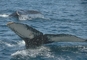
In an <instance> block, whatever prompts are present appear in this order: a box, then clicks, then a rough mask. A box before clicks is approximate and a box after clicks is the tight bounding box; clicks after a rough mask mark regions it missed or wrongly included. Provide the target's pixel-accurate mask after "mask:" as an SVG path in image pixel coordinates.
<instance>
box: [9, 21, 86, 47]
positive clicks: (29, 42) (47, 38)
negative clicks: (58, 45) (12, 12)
mask: <svg viewBox="0 0 87 60" xmlns="http://www.w3.org/2000/svg"><path fill="white" fill-rule="evenodd" d="M7 26H8V27H9V28H10V29H11V30H12V31H14V32H15V33H16V34H17V35H18V36H19V37H21V38H22V39H23V40H24V41H25V45H26V48H35V47H38V46H41V45H43V44H48V43H53V42H85V41H87V40H86V39H83V38H80V37H77V36H74V35H70V34H43V33H42V32H40V31H38V30H36V29H34V28H32V27H30V26H28V25H27V24H23V23H16V22H10V23H8V24H7Z"/></svg>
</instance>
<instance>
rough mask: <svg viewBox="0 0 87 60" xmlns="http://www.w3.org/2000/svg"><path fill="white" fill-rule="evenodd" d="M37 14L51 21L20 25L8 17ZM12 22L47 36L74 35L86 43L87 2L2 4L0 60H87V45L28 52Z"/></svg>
mask: <svg viewBox="0 0 87 60" xmlns="http://www.w3.org/2000/svg"><path fill="white" fill-rule="evenodd" d="M19 9H22V10H37V11H40V12H41V13H42V14H43V15H44V16H45V17H46V18H49V19H33V20H26V21H19V20H18V19H16V18H13V17H8V16H7V14H11V13H12V12H14V11H16V10H19ZM9 21H14V22H19V23H20V22H21V23H25V24H28V25H30V26H32V27H33V28H35V29H37V30H39V31H41V32H43V33H44V34H46V33H50V34H59V33H64V34H72V35H76V36H78V37H81V38H84V39H87V0H0V60H87V43H86V42H82V43H81V42H75V43H72V42H65V43H64V42H56V43H52V44H48V45H44V46H41V47H38V48H37V49H25V43H24V41H23V40H22V39H21V38H19V37H18V36H17V35H16V34H15V33H14V32H13V31H11V30H10V29H9V28H8V27H7V26H6V24H7V23H8V22H9Z"/></svg>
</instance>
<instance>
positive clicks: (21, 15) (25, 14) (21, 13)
mask: <svg viewBox="0 0 87 60" xmlns="http://www.w3.org/2000/svg"><path fill="white" fill-rule="evenodd" d="M9 16H12V17H17V18H18V19H19V20H32V19H35V18H44V16H43V14H42V13H41V12H39V11H34V10H18V11H15V12H14V13H12V14H10V15H9Z"/></svg>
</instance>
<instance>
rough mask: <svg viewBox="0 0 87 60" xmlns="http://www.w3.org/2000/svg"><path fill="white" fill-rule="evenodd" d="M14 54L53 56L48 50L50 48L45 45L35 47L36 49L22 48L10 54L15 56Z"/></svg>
mask: <svg viewBox="0 0 87 60" xmlns="http://www.w3.org/2000/svg"><path fill="white" fill-rule="evenodd" d="M16 55H21V56H23V57H25V56H29V57H33V58H34V57H37V56H43V57H47V58H49V57H54V56H53V55H52V53H51V52H50V49H49V48H47V47H44V46H42V47H40V48H36V49H28V50H22V51H17V52H15V53H13V54H11V56H16Z"/></svg>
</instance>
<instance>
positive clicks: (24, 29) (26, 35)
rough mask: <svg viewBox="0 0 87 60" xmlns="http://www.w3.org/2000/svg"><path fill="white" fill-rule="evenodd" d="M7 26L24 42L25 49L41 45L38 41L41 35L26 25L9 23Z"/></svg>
mask: <svg viewBox="0 0 87 60" xmlns="http://www.w3.org/2000/svg"><path fill="white" fill-rule="evenodd" d="M7 26H8V27H9V28H10V29H11V30H12V31H14V32H15V33H16V34H17V35H18V36H20V37H21V38H22V39H23V40H24V41H25V44H26V47H35V46H39V45H40V44H42V43H43V41H41V40H40V39H41V37H42V36H43V33H42V32H39V31H37V30H36V29H33V28H32V27H30V26H28V25H26V24H21V23H15V22H10V23H8V24H7Z"/></svg>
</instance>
